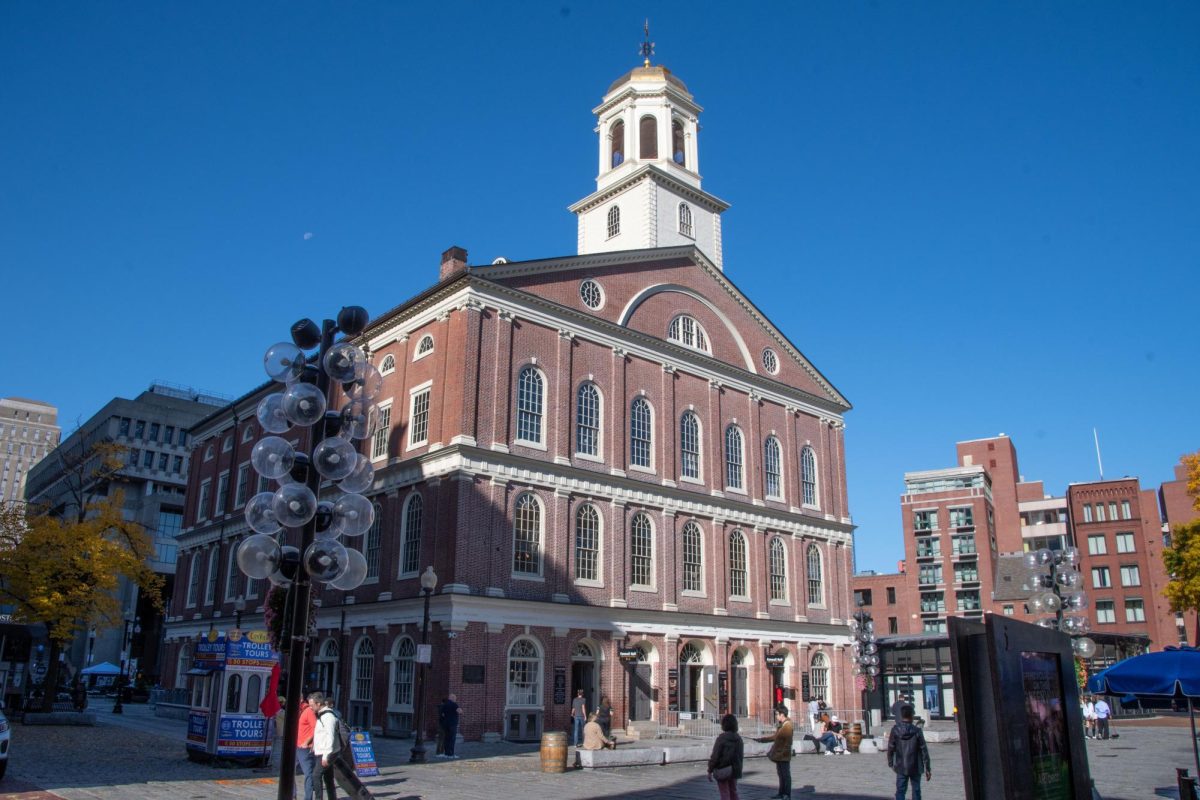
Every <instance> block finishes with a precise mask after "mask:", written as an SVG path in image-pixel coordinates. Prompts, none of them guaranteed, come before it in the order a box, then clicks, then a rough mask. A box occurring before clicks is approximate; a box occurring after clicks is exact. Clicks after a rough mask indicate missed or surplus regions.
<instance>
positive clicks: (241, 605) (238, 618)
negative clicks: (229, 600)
mask: <svg viewBox="0 0 1200 800" xmlns="http://www.w3.org/2000/svg"><path fill="white" fill-rule="evenodd" d="M245 611H246V597H245V595H240V594H239V595H238V596H237V599H235V600H234V601H233V619H234V623H233V627H235V628H237V630H238V631H239V632H241V630H242V614H243V613H244V612H245Z"/></svg>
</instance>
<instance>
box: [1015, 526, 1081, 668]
mask: <svg viewBox="0 0 1200 800" xmlns="http://www.w3.org/2000/svg"><path fill="white" fill-rule="evenodd" d="M1025 566H1026V567H1028V568H1029V571H1030V583H1031V585H1032V589H1033V594H1031V595H1030V596H1029V600H1027V601H1026V605H1027V606H1028V607H1029V612H1030V613H1031V614H1033V615H1034V616H1039V615H1043V614H1050V615H1053V616H1043V617H1042V618H1041V619H1039V620H1037V624H1038V625H1041V626H1042V627H1043V628H1048V629H1050V630H1055V631H1062V632H1063V633H1065V634H1067V635H1068V636H1070V637H1071V648H1072V649H1073V650H1074V651H1075V655H1077V656H1079V657H1080V658H1091V657H1092V656H1093V655H1095V653H1096V643H1095V642H1094V641H1092V640H1091V639H1090V638H1088V637H1087V636H1086V634H1087V633H1088V631H1090V630H1091V629H1092V623H1091V620H1089V619H1088V617H1087V614H1086V613H1078V612H1085V611H1086V609H1087V607H1088V596H1087V592H1084V591H1083V590H1082V589H1081V588H1080V587H1081V586H1082V585H1083V575H1082V573H1081V572H1080V571H1079V549H1078V548H1076V547H1068V548H1066V549H1064V550H1047V549H1046V548H1044V547H1043V548H1041V549H1040V550H1031V551H1030V552H1028V553H1026V554H1025Z"/></svg>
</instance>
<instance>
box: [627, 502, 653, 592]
mask: <svg viewBox="0 0 1200 800" xmlns="http://www.w3.org/2000/svg"><path fill="white" fill-rule="evenodd" d="M629 557H630V583H631V585H633V586H653V585H654V534H653V530H652V529H651V527H650V518H649V517H647V516H646V515H645V514H635V515H634V517H633V522H632V523H631V524H630V535H629Z"/></svg>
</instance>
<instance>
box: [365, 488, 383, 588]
mask: <svg viewBox="0 0 1200 800" xmlns="http://www.w3.org/2000/svg"><path fill="white" fill-rule="evenodd" d="M382 531H383V506H381V505H379V503H376V504H375V521H374V522H372V523H371V527H370V529H369V530H368V531H367V535H366V536H365V537H364V538H363V558H365V559H366V560H367V579H368V580H369V579H371V578H376V579H378V578H379V545H380V542H381V541H382V538H383V535H382Z"/></svg>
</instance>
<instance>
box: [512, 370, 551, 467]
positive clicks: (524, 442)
mask: <svg viewBox="0 0 1200 800" xmlns="http://www.w3.org/2000/svg"><path fill="white" fill-rule="evenodd" d="M526 367H532V368H533V369H534V370H535V371H536V372H537V374H538V375H539V376H540V377H541V379H542V409H541V412H540V414H539V416H540V417H541V425H540V426H539V432H540V433H541V435H542V441H540V442H535V441H533V440H531V439H522V438H521V424H520V417H521V407H520V398H521V373H522V372H524V371H525V368H526ZM515 378H516V380H514V381H513V386H514V388H515V390H516V391H514V392H513V396H512V401H513V405H512V425H513V436H514V438H513V444H514V445H520V446H521V447H529V448H532V449H534V450H541V451H542V452H548V448H547V446H546V442H545V440H546V439H548V438H550V437H549V425H547V424H546V417H547V416H548V414H547V408H548V407H549V400H550V381H549V380H548V379H547V378H546V371H545V370H543V369H542V368H541V367H540V366H538V364H537V362H535V361H529V362H527V363H525V364H521V365H520V367H518V368H517V374H516V376H515Z"/></svg>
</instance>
